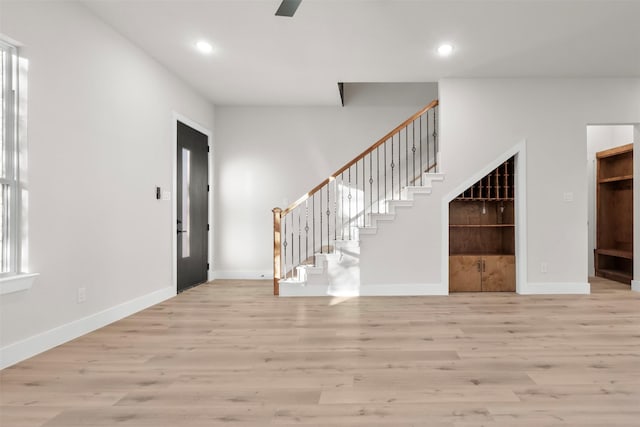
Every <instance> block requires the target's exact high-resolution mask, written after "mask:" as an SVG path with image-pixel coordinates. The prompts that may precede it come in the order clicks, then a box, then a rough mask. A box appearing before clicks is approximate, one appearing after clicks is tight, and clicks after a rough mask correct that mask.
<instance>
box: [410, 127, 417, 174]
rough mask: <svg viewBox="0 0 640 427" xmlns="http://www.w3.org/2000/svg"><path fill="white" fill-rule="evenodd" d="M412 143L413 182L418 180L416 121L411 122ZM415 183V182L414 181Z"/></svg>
mask: <svg viewBox="0 0 640 427" xmlns="http://www.w3.org/2000/svg"><path fill="white" fill-rule="evenodd" d="M411 143H412V147H411V153H413V154H412V156H413V178H411V179H412V180H415V179H416V121H415V120H414V121H413V122H411ZM413 182H415V181H413Z"/></svg>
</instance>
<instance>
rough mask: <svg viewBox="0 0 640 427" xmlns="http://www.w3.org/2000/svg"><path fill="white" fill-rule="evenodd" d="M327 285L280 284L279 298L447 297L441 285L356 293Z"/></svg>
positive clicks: (377, 288) (363, 289)
mask: <svg viewBox="0 0 640 427" xmlns="http://www.w3.org/2000/svg"><path fill="white" fill-rule="evenodd" d="M328 289H329V286H328V285H326V284H325V285H310V284H309V285H300V284H288V283H280V296H281V297H320V296H324V297H326V296H333V297H357V296H361V297H374V296H420V295H448V294H449V290H448V289H446V288H444V287H443V286H442V284H440V283H436V284H425V283H423V284H420V283H411V284H392V285H361V286H360V288H359V289H358V290H357V291H343V292H339V293H332V292H331V291H329V290H328Z"/></svg>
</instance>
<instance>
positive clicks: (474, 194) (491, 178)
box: [449, 158, 516, 292]
mask: <svg viewBox="0 0 640 427" xmlns="http://www.w3.org/2000/svg"><path fill="white" fill-rule="evenodd" d="M513 184H514V159H513V158H511V159H509V160H508V161H506V162H505V163H503V164H502V165H500V166H499V167H498V168H496V169H495V170H493V171H492V172H491V173H489V174H488V175H487V176H485V177H484V178H482V179H481V180H480V181H478V182H477V183H475V184H474V185H473V186H471V187H469V188H468V189H467V190H466V191H464V192H463V193H462V194H460V196H459V197H457V198H456V199H455V200H453V201H452V202H451V203H450V204H449V291H450V292H482V291H484V292H513V291H515V283H516V279H515V221H514V218H515V217H514V203H513V202H514V185H513Z"/></svg>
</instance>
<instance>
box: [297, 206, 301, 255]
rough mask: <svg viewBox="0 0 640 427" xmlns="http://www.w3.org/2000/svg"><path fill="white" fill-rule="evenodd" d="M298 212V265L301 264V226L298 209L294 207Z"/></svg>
mask: <svg viewBox="0 0 640 427" xmlns="http://www.w3.org/2000/svg"><path fill="white" fill-rule="evenodd" d="M296 211H297V212H298V265H300V264H302V260H301V258H300V257H301V256H302V246H301V245H302V227H301V226H300V209H298V208H296Z"/></svg>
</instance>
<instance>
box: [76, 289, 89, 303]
mask: <svg viewBox="0 0 640 427" xmlns="http://www.w3.org/2000/svg"><path fill="white" fill-rule="evenodd" d="M86 300H87V288H78V304H82V303H83V302H85V301H86Z"/></svg>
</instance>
